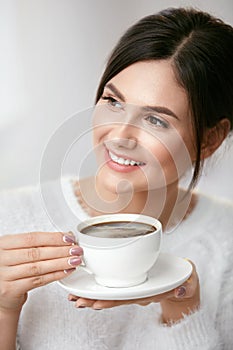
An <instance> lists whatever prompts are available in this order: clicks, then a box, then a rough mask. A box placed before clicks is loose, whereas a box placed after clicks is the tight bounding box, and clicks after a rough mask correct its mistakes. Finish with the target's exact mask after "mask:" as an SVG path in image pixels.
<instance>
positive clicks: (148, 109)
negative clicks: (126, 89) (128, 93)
mask: <svg viewBox="0 0 233 350" xmlns="http://www.w3.org/2000/svg"><path fill="white" fill-rule="evenodd" d="M105 87H106V88H108V89H109V90H111V91H112V92H113V93H114V95H115V96H116V97H118V98H119V99H120V100H121V101H123V102H126V100H125V97H124V95H123V94H122V93H121V92H120V91H119V90H118V89H117V88H116V86H115V85H113V84H112V83H108V84H106V85H105ZM142 109H143V110H144V111H146V112H155V113H161V114H166V115H169V116H171V117H174V118H176V119H177V120H179V118H178V117H177V115H176V114H175V113H174V112H173V111H171V110H170V109H169V108H167V107H164V106H143V107H142Z"/></svg>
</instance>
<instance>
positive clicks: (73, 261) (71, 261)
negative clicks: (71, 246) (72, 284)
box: [68, 257, 82, 266]
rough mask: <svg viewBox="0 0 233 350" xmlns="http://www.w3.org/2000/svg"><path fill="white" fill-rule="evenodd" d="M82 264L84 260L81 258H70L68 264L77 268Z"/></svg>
mask: <svg viewBox="0 0 233 350" xmlns="http://www.w3.org/2000/svg"><path fill="white" fill-rule="evenodd" d="M81 262H82V260H81V259H80V258H77V257H75V258H69V259H68V264H69V265H71V266H77V265H80V264H81Z"/></svg>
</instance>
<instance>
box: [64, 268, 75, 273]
mask: <svg viewBox="0 0 233 350" xmlns="http://www.w3.org/2000/svg"><path fill="white" fill-rule="evenodd" d="M75 270H76V269H75V268H72V269H65V270H64V273H65V274H66V275H67V274H68V273H71V272H73V271H75Z"/></svg>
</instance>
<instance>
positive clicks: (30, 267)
mask: <svg viewBox="0 0 233 350" xmlns="http://www.w3.org/2000/svg"><path fill="white" fill-rule="evenodd" d="M81 262H82V260H81V258H80V257H78V256H77V257H76V256H73V257H69V258H59V259H51V260H45V261H37V262H34V263H28V264H20V265H15V266H6V267H2V268H1V269H0V271H1V275H3V274H4V276H5V280H6V281H14V280H18V279H22V278H26V277H33V276H43V275H45V274H49V273H53V272H56V271H63V270H68V269H70V268H72V267H76V266H78V265H80V264H81Z"/></svg>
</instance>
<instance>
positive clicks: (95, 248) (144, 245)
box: [77, 214, 162, 287]
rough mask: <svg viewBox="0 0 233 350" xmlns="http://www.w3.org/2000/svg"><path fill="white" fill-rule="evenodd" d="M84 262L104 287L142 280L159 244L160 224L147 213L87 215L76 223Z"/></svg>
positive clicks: (156, 252) (149, 267)
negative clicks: (88, 216)
mask: <svg viewBox="0 0 233 350" xmlns="http://www.w3.org/2000/svg"><path fill="white" fill-rule="evenodd" d="M77 239H78V244H79V245H80V246H81V247H82V248H83V250H84V256H83V262H84V264H83V266H82V265H80V268H83V269H85V270H86V271H87V272H88V273H91V274H93V276H94V278H95V280H96V282H97V283H98V284H100V285H104V286H107V287H131V286H134V285H138V284H140V283H143V282H144V281H145V280H146V279H147V273H148V271H149V270H150V269H151V267H152V266H153V265H154V264H155V262H156V260H157V258H158V255H159V252H160V247H161V239H162V225H161V223H160V222H159V221H158V220H156V219H154V218H152V217H149V216H145V215H139V214H111V215H101V216H96V217H92V218H89V219H87V220H85V221H83V222H81V223H80V224H79V225H78V232H77Z"/></svg>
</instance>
